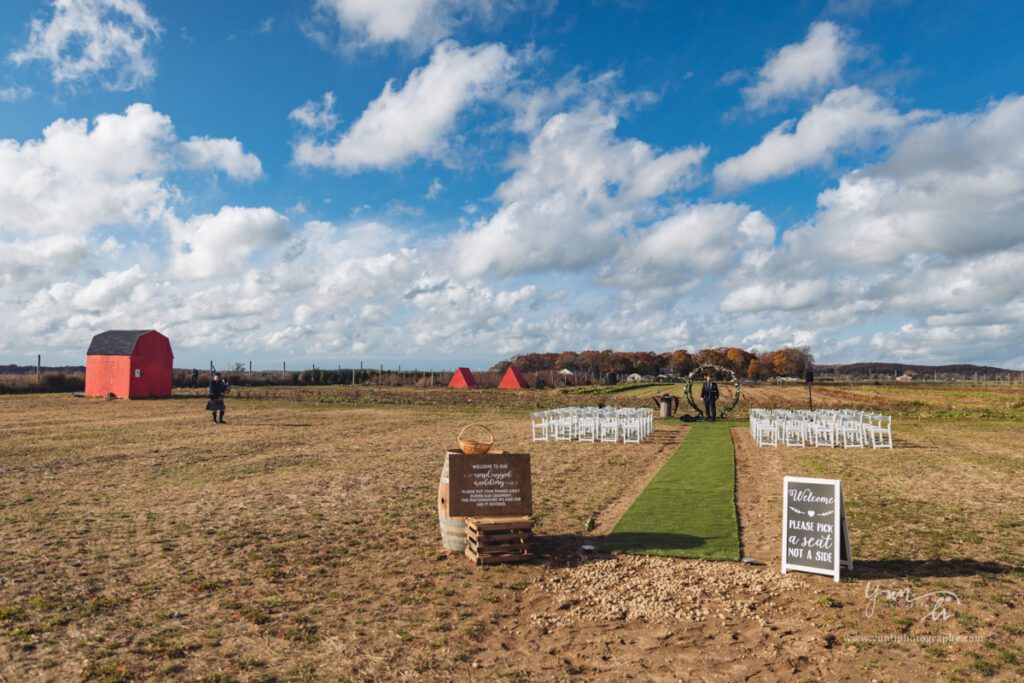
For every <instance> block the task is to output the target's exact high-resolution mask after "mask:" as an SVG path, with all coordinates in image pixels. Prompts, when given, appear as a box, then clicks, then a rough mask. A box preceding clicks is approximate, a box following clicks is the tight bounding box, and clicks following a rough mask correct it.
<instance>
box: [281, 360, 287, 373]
mask: <svg viewBox="0 0 1024 683" xmlns="http://www.w3.org/2000/svg"><path fill="white" fill-rule="evenodd" d="M286 372H288V361H286V360H283V361H281V374H282V375H283V374H284V373H286Z"/></svg>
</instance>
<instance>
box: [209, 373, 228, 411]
mask: <svg viewBox="0 0 1024 683" xmlns="http://www.w3.org/2000/svg"><path fill="white" fill-rule="evenodd" d="M228 389H229V387H228V383H227V381H226V380H223V379H221V378H220V373H219V372H215V373H213V379H211V380H210V391H209V397H210V400H208V401H207V402H206V409H207V410H209V411H210V414H211V415H213V424H217V423H218V422H220V424H224V395H225V394H227V393H228ZM218 414H219V416H218Z"/></svg>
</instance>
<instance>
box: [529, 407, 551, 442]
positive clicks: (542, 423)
mask: <svg viewBox="0 0 1024 683" xmlns="http://www.w3.org/2000/svg"><path fill="white" fill-rule="evenodd" d="M530 426H531V427H532V429H533V440H534V441H547V440H548V419H547V413H546V412H539V413H533V414H532V415H530Z"/></svg>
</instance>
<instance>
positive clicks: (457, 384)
mask: <svg viewBox="0 0 1024 683" xmlns="http://www.w3.org/2000/svg"><path fill="white" fill-rule="evenodd" d="M475 386H476V380H475V379H473V373H472V372H470V371H469V368H459V369H458V370H456V371H455V374H454V375H452V381H451V382H448V388H449V389H469V388H470V387H475Z"/></svg>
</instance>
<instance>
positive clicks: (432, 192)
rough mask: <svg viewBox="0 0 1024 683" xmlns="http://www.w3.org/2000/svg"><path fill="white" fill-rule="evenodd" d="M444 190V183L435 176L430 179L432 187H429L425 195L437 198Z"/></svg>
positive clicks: (428, 197) (429, 197)
mask: <svg viewBox="0 0 1024 683" xmlns="http://www.w3.org/2000/svg"><path fill="white" fill-rule="evenodd" d="M443 190H444V185H443V184H442V183H441V181H440V180H438V179H437V178H434V179H433V180H432V181H430V187H428V188H427V193H426V194H425V195H423V196H424V197H425V198H427V199H437V195H439V194H441V192H442V191H443Z"/></svg>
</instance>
